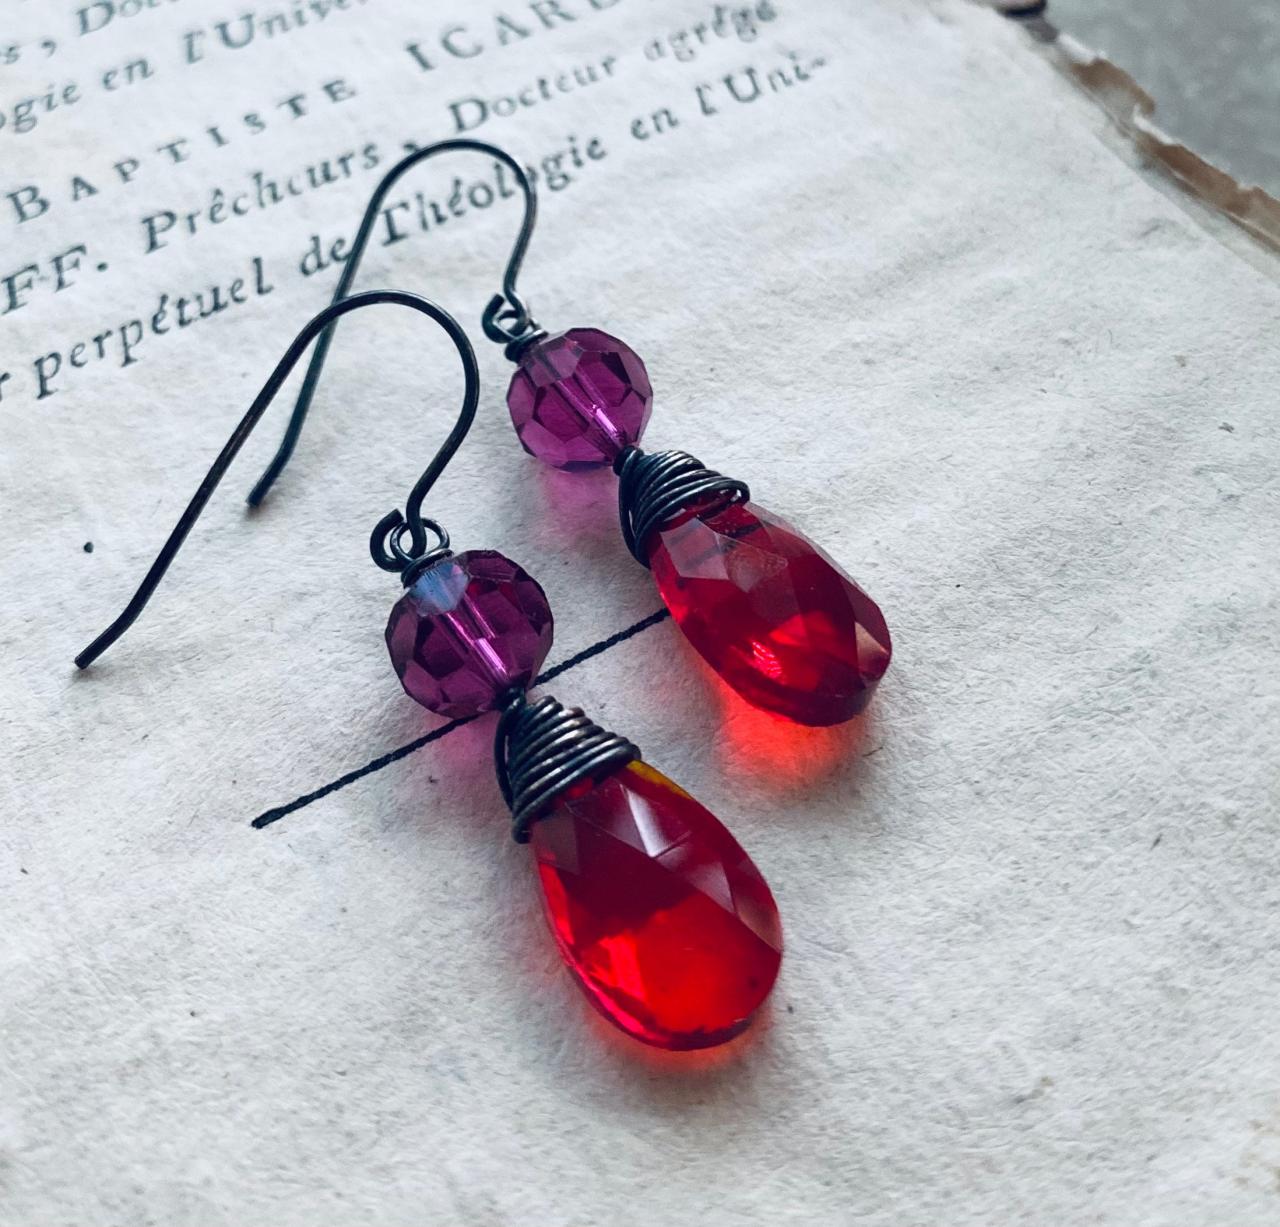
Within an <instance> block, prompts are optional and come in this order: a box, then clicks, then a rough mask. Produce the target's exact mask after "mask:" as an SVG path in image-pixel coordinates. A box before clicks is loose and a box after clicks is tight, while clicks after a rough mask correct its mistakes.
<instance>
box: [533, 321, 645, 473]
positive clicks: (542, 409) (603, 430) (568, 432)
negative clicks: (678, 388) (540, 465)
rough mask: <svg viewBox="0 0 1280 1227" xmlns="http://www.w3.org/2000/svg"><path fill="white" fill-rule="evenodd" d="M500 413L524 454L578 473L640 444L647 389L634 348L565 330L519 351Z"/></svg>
mask: <svg viewBox="0 0 1280 1227" xmlns="http://www.w3.org/2000/svg"><path fill="white" fill-rule="evenodd" d="M507 407H508V408H509V409H510V410H511V421H512V423H513V424H514V425H515V428H516V434H517V435H519V436H520V442H521V443H522V444H523V445H524V450H525V451H526V452H528V453H529V454H530V455H531V456H537V458H538V459H539V460H542V461H545V462H546V463H547V464H550V465H554V466H555V467H556V468H557V469H579V468H586V467H588V466H593V465H602V464H612V463H613V460H614V457H616V456H617V455H618V453H619V452H620V451H622V449H623V448H625V447H633V446H635V444H637V443H639V442H640V436H641V435H642V434H643V433H644V428H645V426H646V424H647V423H648V421H649V412H650V410H651V409H652V408H653V388H652V387H651V386H650V384H649V375H648V373H647V372H646V371H645V369H644V363H643V362H641V361H640V358H639V356H638V355H637V354H636V352H635V351H634V350H632V349H630V348H629V347H628V346H626V345H624V344H623V343H622V342H621V341H619V340H618V339H617V338H616V337H611V336H610V335H609V334H608V333H607V332H601V331H600V330H599V329H598V328H571V329H569V331H568V332H562V333H560V334H559V335H558V336H552V337H544V338H543V339H542V340H541V341H536V342H535V343H534V344H532V345H530V346H529V348H528V349H526V350H525V352H524V353H523V354H522V355H521V357H520V362H519V365H518V366H517V368H516V373H515V374H514V375H513V376H512V378H511V387H510V388H509V389H508V390H507Z"/></svg>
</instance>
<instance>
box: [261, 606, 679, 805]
mask: <svg viewBox="0 0 1280 1227" xmlns="http://www.w3.org/2000/svg"><path fill="white" fill-rule="evenodd" d="M670 616H671V615H670V614H669V613H668V612H667V611H666V610H665V609H659V610H658V611H657V612H656V613H651V614H650V615H649V616H648V617H647V618H642V619H641V620H640V621H639V622H636V623H635V624H634V625H632V626H628V627H626V628H625V629H624V630H620V631H618V632H617V634H615V635H610V636H609V637H608V638H607V639H601V640H600V641H599V642H598V643H593V644H592V645H591V646H590V647H589V648H583V650H582V651H581V652H579V653H578V654H577V655H576V656H570V657H569V659H568V660H563V661H561V662H560V663H559V664H558V665H554V666H552V667H551V668H550V669H547V670H546V671H545V672H543V673H540V674H539V675H538V677H537V678H536V679H535V680H534V685H535V686H541V685H545V684H546V683H547V682H549V681H552V680H553V679H554V678H557V677H559V676H560V675H561V674H562V673H567V672H568V671H569V670H570V669H574V668H577V666H578V665H581V664H585V663H586V662H587V661H589V660H591V659H592V658H594V657H596V656H599V655H600V654H601V653H603V652H607V651H609V649H610V648H616V647H617V646H618V644H620V643H625V642H626V641H627V640H628V639H631V638H634V637H635V636H636V635H639V634H640V633H641V632H643V631H647V630H648V629H649V628H650V627H651V626H657V625H658V623H659V622H662V621H665V620H666V619H667V618H669V617H670ZM476 718H477V717H475V716H464V717H463V718H462V719H461V720H450V721H449V723H448V724H443V725H441V726H440V727H439V728H438V729H432V730H431V732H429V733H426V734H424V735H423V736H421V737H416V738H414V740H413V741H411V742H409V743H408V744H406V745H403V746H400V747H398V748H397V749H395V750H390V751H388V752H387V753H386V754H382V755H379V756H378V757H377V758H375V759H372V760H371V761H370V762H367V763H365V765H364V766H363V767H357V768H356V769H355V770H354V771H348V772H347V773H346V774H345V775H340V776H338V778H337V779H336V780H330V781H329V783H327V784H325V785H323V786H322V787H320V788H317V789H315V790H314V791H313V792H308V793H304V794H303V795H302V796H300V797H296V798H294V800H292V801H290V802H289V803H288V804H287V805H277V806H276V807H275V808H274V809H269V810H266V811H264V812H263V813H261V814H259V815H258V816H257V817H256V818H255V819H254V820H253V822H252V823H250V825H251V826H253V827H256V828H257V829H258V830H259V831H260V830H262V829H263V828H264V827H269V826H271V824H272V823H274V822H279V821H280V819H281V818H286V817H288V816H289V815H290V814H296V813H297V812H298V810H300V809H305V808H306V807H307V806H308V805H311V804H312V803H313V802H315V801H319V800H321V799H323V798H324V797H327V796H328V795H329V794H330V793H334V792H337V791H338V790H339V789H342V788H346V787H347V785H348V784H354V783H355V782H356V781H357V780H363V779H364V778H365V776H368V775H373V774H374V772H376V771H381V770H382V769H383V767H390V766H391V764H392V763H398V762H399V761H400V760H401V759H402V758H408V757H409V755H410V754H412V753H414V752H415V751H416V750H421V749H422V747H423V746H429V745H430V744H431V743H432V742H433V741H439V740H440V739H441V738H442V737H447V736H448V735H449V734H450V733H452V732H453V731H454V729H459V728H461V727H462V726H463V725H464V724H470V723H471V721H473V720H475V719H476Z"/></svg>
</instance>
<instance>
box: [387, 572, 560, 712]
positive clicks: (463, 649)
mask: <svg viewBox="0 0 1280 1227" xmlns="http://www.w3.org/2000/svg"><path fill="white" fill-rule="evenodd" d="M552 630H553V626H552V618H551V607H550V606H549V605H548V604H547V597H546V593H544V592H543V591H542V588H541V587H540V586H539V584H538V582H537V580H535V579H534V578H533V577H532V576H531V575H529V574H528V573H527V572H526V571H524V570H523V569H522V568H521V567H519V566H517V565H516V564H515V563H514V562H512V561H511V560H510V559H509V558H504V557H503V556H502V555H501V554H498V553H495V552H494V551H492V550H468V551H467V552H465V553H462V554H454V555H451V556H449V557H446V558H443V559H441V560H440V561H439V562H437V563H435V564H434V565H433V566H431V567H428V568H427V570H425V571H424V572H423V573H422V574H421V575H420V576H419V577H418V578H417V579H416V580H415V581H414V583H413V586H412V587H410V588H409V589H408V590H407V591H406V592H405V594H404V595H403V596H402V597H401V598H400V599H399V600H398V601H397V602H396V603H395V605H394V606H393V608H392V610H391V618H390V620H389V621H388V622H387V648H388V650H389V651H390V652H391V663H392V664H393V665H394V666H395V671H396V675H397V676H398V677H399V678H400V683H401V685H402V686H404V689H405V693H406V694H408V696H409V697H410V698H411V699H416V700H417V701H418V702H419V703H421V704H422V706H423V707H426V708H429V709H430V710H431V711H433V712H438V713H439V714H440V715H442V716H448V717H450V718H451V719H457V718H458V717H460V716H473V715H475V714H476V713H477V712H482V711H490V710H491V709H492V708H493V707H494V706H495V704H496V703H497V701H498V699H499V698H500V697H501V696H502V695H503V694H504V693H505V692H506V691H508V690H510V689H511V687H513V686H519V687H525V686H528V685H529V683H530V682H532V681H533V679H534V677H535V676H536V675H537V672H538V669H539V668H540V667H541V665H542V662H543V661H544V660H546V658H547V653H548V652H549V651H550V650H551V636H552Z"/></svg>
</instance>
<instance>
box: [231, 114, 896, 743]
mask: <svg viewBox="0 0 1280 1227" xmlns="http://www.w3.org/2000/svg"><path fill="white" fill-rule="evenodd" d="M459 151H471V152H479V153H484V154H487V155H489V156H490V157H492V158H494V159H496V160H497V162H498V163H499V164H500V165H502V166H505V167H506V168H507V169H508V170H510V171H511V172H512V174H513V176H514V177H515V179H516V182H517V183H518V184H519V186H520V188H521V192H522V194H523V198H524V220H523V222H522V225H521V228H520V233H519V235H518V237H517V239H516V243H515V246H514V247H513V249H512V252H511V256H510V258H509V260H508V263H507V268H506V271H505V273H504V276H503V283H502V284H503V289H502V293H501V294H498V295H495V296H494V298H493V299H492V300H491V301H490V303H489V305H488V307H487V308H486V309H485V312H484V317H483V325H484V331H485V334H486V335H487V336H488V337H489V338H490V339H491V340H493V341H496V342H498V343H499V344H501V345H503V346H505V352H506V355H507V357H508V358H509V359H511V361H512V362H514V363H515V364H516V372H515V374H514V376H513V377H512V379H511V385H510V388H509V390H508V392H507V405H508V407H509V409H510V412H511V420H512V424H513V425H514V426H515V429H516V434H517V435H518V436H519V439H520V442H521V444H522V446H523V447H524V449H525V451H527V452H528V453H529V454H530V455H532V456H536V457H537V458H538V459H539V460H541V461H543V462H544V463H546V464H549V465H551V466H553V467H555V468H558V469H565V470H570V471H572V470H577V469H589V468H598V467H603V466H606V465H611V466H612V467H613V469H614V471H615V472H616V473H617V474H618V476H619V486H618V507H619V516H620V519H621V523H622V534H623V539H624V541H625V542H626V545H627V548H628V550H629V551H630V552H631V554H632V556H633V557H634V558H635V559H636V561H637V562H639V563H640V564H641V566H644V567H648V568H649V569H650V570H651V571H652V572H653V576H654V580H655V581H656V583H657V587H658V592H659V594H660V595H661V596H662V599H663V601H664V602H665V603H666V606H667V608H668V609H669V610H670V611H671V614H672V617H673V618H674V619H675V622H676V624H677V625H678V626H679V627H680V629H681V630H682V631H683V632H684V634H685V636H686V637H687V638H688V640H689V642H690V643H691V644H692V645H693V647H694V648H695V649H696V650H697V651H698V652H699V654H700V655H701V656H702V657H703V659H704V660H706V662H707V663H708V664H709V665H710V666H711V667H712V668H713V669H714V670H715V671H716V672H717V673H718V674H719V675H720V676H721V677H722V678H723V679H724V680H725V681H726V682H727V683H728V684H729V685H730V686H731V687H732V688H733V689H734V690H736V691H737V692H738V693H739V694H740V695H741V696H742V697H743V698H744V699H746V700H747V701H748V702H749V703H752V704H754V705H755V706H757V707H760V708H763V709H764V710H766V711H770V712H774V713H776V714H777V715H780V716H784V717H786V718H788V719H790V720H794V721H796V722H798V723H800V724H807V725H815V726H827V725H834V724H841V723H843V722H844V721H846V720H850V719H852V718H853V717H854V716H856V715H857V714H858V713H859V712H860V711H862V710H863V708H864V707H865V706H866V704H867V702H868V701H869V700H870V698H871V695H872V692H873V691H874V690H875V688H876V685H877V684H878V683H879V681H880V679H881V678H882V677H883V676H884V674H885V671H886V670H887V669H888V667H889V661H890V659H891V656H892V652H893V647H892V643H891V640H890V635H889V628H888V626H887V625H886V623H885V619H884V615H883V614H882V613H881V612H880V608H879V606H878V605H877V604H876V603H875V601H873V600H872V599H871V597H870V596H868V595H867V593H866V592H864V591H863V589H862V588H861V587H860V586H859V585H858V584H857V583H856V582H855V581H854V580H853V579H852V578H851V577H850V576H849V575H848V574H846V573H845V571H844V570H843V569H842V568H841V567H840V566H839V564H837V563H836V562H835V561H834V560H833V559H832V558H831V557H830V556H829V555H828V554H827V553H826V552H825V551H824V550H822V549H821V548H820V547H819V546H817V545H816V544H814V542H812V541H810V540H809V539H808V538H807V537H806V536H805V535H804V534H803V533H801V532H800V531H799V530H798V529H796V528H794V527H792V526H791V525H790V524H788V523H786V522H785V521H784V520H782V519H780V518H779V517H777V516H775V515H773V514H772V513H771V512H768V511H766V510H765V509H764V508H762V507H759V506H757V505H756V504H754V503H752V502H751V501H750V491H749V490H748V488H747V485H746V483H745V482H743V481H739V480H736V479H734V478H730V477H725V476H723V475H722V474H720V473H717V472H715V471H714V470H712V469H708V468H706V467H705V466H704V465H703V464H702V462H701V461H700V460H698V459H696V458H695V457H693V456H690V455H688V454H687V453H685V452H680V451H666V452H656V453H653V454H648V455H646V454H645V453H644V452H642V451H641V450H640V448H639V442H640V438H641V436H642V435H643V433H644V429H645V426H646V425H647V424H648V420H649V415H650V412H651V410H652V407H653V388H652V386H651V384H650V381H649V375H648V372H647V371H646V370H645V365H644V363H643V362H642V361H641V359H640V357H639V355H637V354H636V353H635V352H634V351H633V350H632V349H631V348H630V347H629V346H627V345H626V344H624V343H623V342H622V341H619V340H618V339H617V338H616V337H613V336H610V335H609V334H608V333H606V332H602V331H601V330H600V329H598V328H571V329H569V330H568V331H567V332H561V333H557V334H556V335H554V336H549V335H548V334H547V332H546V331H545V330H544V329H543V328H541V327H540V326H539V325H538V324H537V323H536V322H535V321H534V320H533V318H532V316H531V314H530V312H529V308H528V306H527V305H526V304H525V303H524V301H523V300H522V299H521V298H520V297H519V295H518V294H517V292H516V285H515V283H516V278H517V276H518V275H519V271H520V265H521V262H522V261H523V259H524V254H525V251H526V250H527V248H528V245H529V240H530V237H531V235H532V233H533V227H534V222H535V220H536V216H537V198H536V194H535V191H534V186H533V182H532V179H531V178H530V176H529V175H528V174H527V173H526V171H525V169H524V168H523V167H522V166H521V165H520V163H519V162H518V161H516V159H515V158H513V157H512V156H511V155H510V154H509V153H507V152H506V151H505V150H503V149H500V148H498V147H497V146H496V145H490V144H487V143H486V142H483V141H474V140H449V141H440V142H438V143H436V144H434V145H429V146H426V147H425V148H422V149H419V150H417V151H416V152H414V153H412V154H410V155H409V156H408V157H406V158H404V159H402V160H401V161H400V162H399V163H398V164H397V165H396V166H394V167H393V168H392V169H391V170H390V171H389V172H388V173H387V174H386V175H385V176H384V177H383V179H382V180H381V182H380V183H379V184H378V186H377V188H376V189H375V190H374V193H373V196H372V198H371V200H370V201H369V204H368V207H367V208H366V210H365V214H364V218H363V220H362V222H361V225H360V230H359V232H358V234H357V236H356V239H355V242H354V243H353V244H352V247H351V252H350V255H349V257H348V259H347V261H346V264H345V267H344V268H343V272H342V277H341V280H340V281H339V283H338V288H337V291H336V293H335V295H334V302H338V301H340V300H341V299H342V298H343V297H344V296H345V295H346V294H347V293H348V292H349V291H350V288H351V285H352V282H353V281H354V279H355V275H356V271H357V269H358V268H359V264H360V260H361V257H362V256H363V255H364V251H365V248H366V247H367V246H368V242H369V239H370V236H371V234H372V232H373V227H374V223H375V222H376V220H377V217H378V214H379V211H380V210H381V208H382V205H383V201H384V200H385V198H386V195H387V192H388V191H389V190H390V188H391V186H392V185H393V184H394V183H395V182H396V181H397V180H398V179H399V178H400V177H401V176H402V175H403V174H405V172H406V171H408V170H409V169H411V168H412V167H414V166H416V165H417V164H418V163H420V162H423V161H425V160H426V159H428V158H432V157H435V156H437V155H439V154H443V153H450V152H459ZM327 339H328V338H327V336H326V338H325V339H324V340H323V341H322V343H321V344H320V345H319V346H317V348H316V352H315V355H314V356H313V358H312V360H311V365H310V368H309V370H308V372H307V377H306V381H305V383H304V386H303V390H302V393H301V395H300V396H299V398H298V402H297V404H296V406H295V408H294V413H293V417H292V419H291V421H290V423H289V428H288V431H287V432H286V435H285V439H284V442H283V443H282V444H281V447H280V451H279V452H278V453H277V455H276V457H275V459H274V460H273V461H272V463H271V466H270V467H269V468H268V470H267V472H266V473H265V474H264V475H263V478H262V480H261V481H260V482H259V483H258V486H257V487H255V489H254V492H253V494H252V495H251V496H250V498H251V501H253V502H257V501H258V500H259V499H261V498H262V497H263V496H264V495H265V494H266V492H267V490H268V489H269V488H270V486H271V483H272V482H273V481H274V480H275V478H276V477H277V476H278V475H279V473H280V472H281V470H282V469H283V468H284V466H285V464H286V463H287V462H288V459H289V456H290V455H291V453H292V451H293V448H294V446H295V445H296V442H297V439H298V435H299V434H300V432H301V429H302V425H303V422H304V420H305V417H306V413H307V409H308V407H309V405H310V403H311V397H312V395H313V393H314V390H315V385H316V382H317V380H318V379H319V375H320V370H321V368H322V367H323V364H324V360H325V347H326V345H327Z"/></svg>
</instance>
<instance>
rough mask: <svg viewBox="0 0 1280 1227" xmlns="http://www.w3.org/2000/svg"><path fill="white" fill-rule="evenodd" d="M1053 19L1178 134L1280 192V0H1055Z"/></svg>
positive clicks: (1246, 180)
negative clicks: (1113, 68)
mask: <svg viewBox="0 0 1280 1227" xmlns="http://www.w3.org/2000/svg"><path fill="white" fill-rule="evenodd" d="M1049 18H1050V20H1051V21H1052V22H1053V24H1054V25H1056V26H1057V27H1058V28H1059V29H1061V30H1063V31H1065V32H1066V33H1068V34H1072V35H1074V36H1075V37H1076V38H1077V39H1079V40H1080V41H1081V42H1083V43H1085V44H1086V45H1087V46H1090V47H1093V48H1094V49H1096V50H1098V51H1103V52H1105V53H1106V54H1107V55H1108V57H1109V58H1110V59H1112V60H1113V61H1115V63H1116V64H1118V65H1119V66H1120V67H1121V68H1124V69H1125V70H1126V71H1128V72H1129V73H1130V74H1131V75H1132V76H1133V77H1135V78H1136V79H1137V81H1138V84H1139V85H1141V86H1142V87H1143V88H1144V89H1145V90H1146V91H1147V92H1148V93H1149V94H1150V95H1151V96H1152V97H1153V98H1155V100H1156V106H1157V111H1156V119H1157V122H1158V123H1159V124H1160V126H1161V127H1162V128H1164V129H1165V130H1166V131H1167V132H1169V133H1170V134H1171V135H1172V136H1175V137H1177V138H1178V139H1179V140H1181V141H1183V142H1184V143H1185V144H1187V145H1189V146H1190V147H1191V148H1192V149H1194V150H1195V151H1196V152H1197V153H1199V154H1201V155H1202V156H1203V157H1206V158H1208V159H1209V160H1210V161H1211V162H1213V163H1214V164H1215V165H1217V166H1219V167H1221V168H1222V169H1223V170H1225V171H1227V172H1228V173H1229V174H1231V175H1233V176H1235V177H1236V178H1237V179H1239V180H1240V181H1241V183H1242V184H1245V185H1248V184H1251V183H1256V184H1257V185H1258V186H1260V187H1263V188H1265V189H1266V190H1267V191H1269V192H1270V193H1271V194H1272V195H1277V194H1280V122H1278V118H1280V13H1278V12H1277V9H1276V4H1275V0H1141V2H1140V3H1130V4H1121V3H1116V2H1115V0H1050V4H1049Z"/></svg>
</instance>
